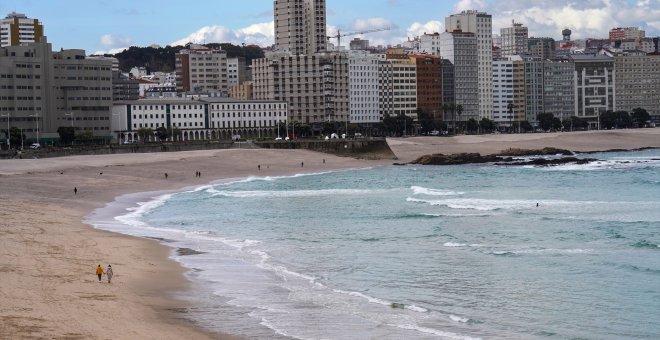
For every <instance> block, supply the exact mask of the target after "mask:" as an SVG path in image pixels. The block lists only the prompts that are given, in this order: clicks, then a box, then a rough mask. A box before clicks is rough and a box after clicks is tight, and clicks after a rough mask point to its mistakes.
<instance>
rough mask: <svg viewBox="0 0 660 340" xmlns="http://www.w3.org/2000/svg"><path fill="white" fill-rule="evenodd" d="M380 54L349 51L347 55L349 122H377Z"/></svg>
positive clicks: (380, 118) (378, 115)
mask: <svg viewBox="0 0 660 340" xmlns="http://www.w3.org/2000/svg"><path fill="white" fill-rule="evenodd" d="M381 59H383V57H382V55H374V54H370V53H368V52H367V51H351V53H350V54H349V56H348V86H349V101H350V103H349V105H350V110H351V111H350V112H351V116H350V122H351V123H378V122H380V121H381V120H382V116H381V115H380V112H379V110H378V105H379V102H378V86H379V77H378V65H379V63H380V60H381Z"/></svg>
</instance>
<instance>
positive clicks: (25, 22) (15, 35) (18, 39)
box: [0, 12, 44, 47]
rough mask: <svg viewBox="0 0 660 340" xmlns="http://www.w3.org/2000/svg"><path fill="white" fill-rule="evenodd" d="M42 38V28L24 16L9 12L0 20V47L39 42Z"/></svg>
mask: <svg viewBox="0 0 660 340" xmlns="http://www.w3.org/2000/svg"><path fill="white" fill-rule="evenodd" d="M43 37H44V26H43V25H42V24H41V23H40V22H39V20H37V19H30V18H28V17H27V16H26V15H25V14H22V13H16V12H11V13H9V14H7V16H6V17H5V18H4V19H2V20H0V47H5V46H20V45H22V44H27V43H33V42H41V41H42V38H43Z"/></svg>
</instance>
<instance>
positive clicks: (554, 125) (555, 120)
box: [552, 117, 561, 130]
mask: <svg viewBox="0 0 660 340" xmlns="http://www.w3.org/2000/svg"><path fill="white" fill-rule="evenodd" d="M552 128H553V129H555V130H561V120H560V119H559V118H557V117H552Z"/></svg>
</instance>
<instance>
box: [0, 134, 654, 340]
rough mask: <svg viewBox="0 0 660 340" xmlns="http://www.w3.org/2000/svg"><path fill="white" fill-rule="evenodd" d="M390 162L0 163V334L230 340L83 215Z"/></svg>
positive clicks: (199, 156)
mask: <svg viewBox="0 0 660 340" xmlns="http://www.w3.org/2000/svg"><path fill="white" fill-rule="evenodd" d="M388 143H390V145H391V148H392V150H393V151H394V152H395V154H396V155H397V157H398V158H399V162H407V161H411V160H413V159H415V158H417V157H419V156H422V155H425V154H431V153H445V154H449V153H457V152H480V153H482V154H487V153H493V152H498V151H501V150H504V149H507V148H510V147H515V148H542V147H545V146H553V147H561V148H567V149H570V150H576V151H598V150H609V149H636V148H642V147H660V129H645V130H617V131H603V132H580V133H558V134H524V135H495V134H494V135H487V136H459V137H413V138H399V139H391V140H388ZM324 159H325V160H326V162H325V163H324V162H323V160H324ZM302 162H304V167H303V166H301V163H302ZM391 163H392V161H391V160H382V161H367V160H356V159H353V158H342V157H336V156H332V155H328V154H321V153H315V152H311V151H306V150H238V149H231V150H204V151H190V152H179V153H154V154H123V155H100V156H73V157H62V158H49V159H31V160H27V159H23V160H0V339H34V338H63V339H111V338H112V339H231V338H234V337H232V336H228V335H223V334H216V333H210V332H206V331H204V330H201V329H199V328H198V327H195V325H194V324H193V323H192V322H191V321H190V320H187V319H185V312H186V310H187V308H189V307H191V306H189V305H188V303H187V302H185V301H180V300H177V299H176V298H175V297H174V293H176V292H178V291H182V290H185V289H186V288H187V287H188V285H189V283H188V282H187V280H186V278H185V277H184V276H183V273H184V272H185V269H184V268H181V267H180V266H179V265H178V264H177V263H176V262H174V261H172V260H170V259H169V255H170V254H171V252H172V251H173V249H171V248H168V247H166V246H163V245H161V244H160V243H158V241H155V240H150V239H143V238H134V237H128V236H124V235H119V234H115V233H110V232H105V231H101V230H97V229H94V228H92V227H90V226H89V225H86V224H84V223H83V220H84V218H85V216H87V215H89V214H90V213H91V212H92V211H93V210H94V209H96V208H100V207H103V206H105V204H107V203H109V202H112V201H113V200H114V199H115V198H116V197H118V196H120V195H124V194H127V193H134V192H152V191H153V192H155V191H168V190H169V191H172V190H177V189H181V188H184V187H190V186H198V185H203V184H207V183H209V182H211V181H215V180H219V179H230V178H245V177H248V176H279V175H291V174H295V173H309V172H319V171H325V170H332V169H345V168H363V167H369V166H380V165H388V164H391ZM258 165H261V170H259V169H258ZM195 171H200V172H201V175H202V176H201V177H200V178H198V177H196V176H195ZM165 173H168V178H167V179H165V176H164V174H165ZM74 187H76V188H77V189H78V192H77V194H74V191H73V188H74ZM98 264H101V265H102V266H103V267H104V268H105V267H106V266H107V265H108V264H112V267H113V268H114V273H115V276H114V278H113V282H112V283H111V284H108V283H107V281H106V278H105V277H104V278H103V282H101V283H99V282H98V279H97V278H96V276H95V275H94V269H95V267H96V266H97V265H98ZM219 328H222V325H219Z"/></svg>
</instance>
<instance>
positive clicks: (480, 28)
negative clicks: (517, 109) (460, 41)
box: [441, 10, 493, 120]
mask: <svg viewBox="0 0 660 340" xmlns="http://www.w3.org/2000/svg"><path fill="white" fill-rule="evenodd" d="M445 29H446V30H447V32H453V31H455V30H461V31H462V32H471V33H474V34H475V37H476V39H477V70H478V74H477V82H478V90H477V95H478V98H479V103H478V115H479V117H485V118H489V119H492V114H493V24H492V16H491V15H490V14H487V13H484V12H478V11H472V10H470V11H463V12H461V13H459V14H452V15H450V16H449V17H447V18H445ZM441 55H442V57H443V58H447V56H446V55H444V54H441ZM456 79H459V77H458V75H457V78H456ZM457 84H458V83H457ZM477 120H478V119H477Z"/></svg>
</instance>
